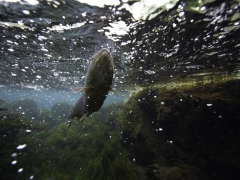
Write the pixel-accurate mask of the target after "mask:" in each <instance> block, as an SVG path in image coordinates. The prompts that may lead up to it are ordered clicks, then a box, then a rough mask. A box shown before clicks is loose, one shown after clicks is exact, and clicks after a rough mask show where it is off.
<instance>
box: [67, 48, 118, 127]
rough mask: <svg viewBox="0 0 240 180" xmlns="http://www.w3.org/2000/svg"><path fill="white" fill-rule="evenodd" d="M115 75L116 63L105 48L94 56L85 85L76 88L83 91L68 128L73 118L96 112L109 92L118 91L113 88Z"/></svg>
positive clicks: (82, 118)
mask: <svg viewBox="0 0 240 180" xmlns="http://www.w3.org/2000/svg"><path fill="white" fill-rule="evenodd" d="M113 76H114V63H113V58H112V56H111V53H110V51H109V50H108V49H107V48H103V49H101V50H100V51H98V52H97V53H96V54H95V55H94V56H93V59H92V61H91V62H90V65H89V67H88V70H87V74H86V80H85V86H84V87H80V88H77V89H75V90H76V91H77V92H81V96H80V98H79V100H78V101H77V102H76V104H75V105H74V106H73V108H72V110H71V111H70V114H69V117H68V128H69V127H70V126H71V124H72V120H73V119H74V118H77V119H78V121H80V122H81V121H84V119H85V118H86V117H87V116H89V115H91V114H92V113H94V112H97V111H98V110H99V109H100V108H101V107H102V105H103V103H104V100H105V99H106V97H107V95H108V92H109V91H112V92H114V93H115V94H117V95H118V93H117V92H116V91H115V90H114V89H112V88H111V86H112V83H113Z"/></svg>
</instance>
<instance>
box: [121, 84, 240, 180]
mask: <svg viewBox="0 0 240 180" xmlns="http://www.w3.org/2000/svg"><path fill="white" fill-rule="evenodd" d="M239 92H240V81H239V80H232V81H227V82H221V83H214V82H212V83H209V84H206V85H201V86H199V85H198V86H185V85H182V86H179V87H173V88H171V89H166V87H164V86H163V87H160V88H159V87H153V88H144V89H142V90H141V91H139V92H138V93H136V94H134V95H133V96H132V97H131V98H130V99H129V101H128V103H126V104H125V106H124V108H123V112H125V113H123V114H124V116H123V117H122V118H121V119H120V121H119V122H118V128H119V129H120V130H121V131H122V132H123V137H122V139H121V144H122V145H123V147H125V148H126V149H127V151H128V152H129V157H130V159H133V158H134V159H135V161H136V164H137V165H138V166H142V167H144V168H145V169H146V175H147V177H148V178H149V179H156V180H169V179H179V180H180V179H238V177H239V176H240V173H239V172H240V171H239V170H240V169H239V168H240V156H239V154H238V152H239V150H240V144H239V141H238V140H239V133H240V131H239V130H240V122H239V117H240V112H239V110H238V107H239V105H240V104H239V103H240V93H239Z"/></svg>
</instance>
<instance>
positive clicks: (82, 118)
mask: <svg viewBox="0 0 240 180" xmlns="http://www.w3.org/2000/svg"><path fill="white" fill-rule="evenodd" d="M87 116H88V113H86V114H83V116H82V117H81V118H80V119H79V120H78V121H79V122H81V121H83V122H84V119H85V118H86V117H87Z"/></svg>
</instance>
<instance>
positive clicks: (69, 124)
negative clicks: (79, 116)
mask: <svg viewBox="0 0 240 180" xmlns="http://www.w3.org/2000/svg"><path fill="white" fill-rule="evenodd" d="M71 124H72V121H71V119H70V120H69V121H68V122H67V128H70V126H71Z"/></svg>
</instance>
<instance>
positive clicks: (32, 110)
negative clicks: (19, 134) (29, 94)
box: [10, 99, 38, 119]
mask: <svg viewBox="0 0 240 180" xmlns="http://www.w3.org/2000/svg"><path fill="white" fill-rule="evenodd" d="M10 110H11V111H12V112H19V113H21V114H23V115H24V116H27V117H29V118H35V119H36V118H37V116H38V107H37V103H36V102H35V101H34V100H32V99H23V100H17V101H14V102H12V103H11V104H10Z"/></svg>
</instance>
